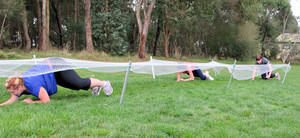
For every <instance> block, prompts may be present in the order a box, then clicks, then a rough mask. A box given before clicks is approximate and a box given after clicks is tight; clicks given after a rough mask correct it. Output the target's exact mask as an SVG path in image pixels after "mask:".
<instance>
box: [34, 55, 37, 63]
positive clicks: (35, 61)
mask: <svg viewBox="0 0 300 138" xmlns="http://www.w3.org/2000/svg"><path fill="white" fill-rule="evenodd" d="M33 60H34V63H35V64H37V63H36V57H35V55H33Z"/></svg>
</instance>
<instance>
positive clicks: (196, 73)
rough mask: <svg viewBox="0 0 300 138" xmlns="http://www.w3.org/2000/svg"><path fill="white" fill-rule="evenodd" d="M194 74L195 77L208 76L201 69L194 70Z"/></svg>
mask: <svg viewBox="0 0 300 138" xmlns="http://www.w3.org/2000/svg"><path fill="white" fill-rule="evenodd" d="M193 74H194V76H195V77H200V78H201V79H202V80H206V77H207V76H206V75H204V74H203V73H202V71H201V69H196V70H193Z"/></svg>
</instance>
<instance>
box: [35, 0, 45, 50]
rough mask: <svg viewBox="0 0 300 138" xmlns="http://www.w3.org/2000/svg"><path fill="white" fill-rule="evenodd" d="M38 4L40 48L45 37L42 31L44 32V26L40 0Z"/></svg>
mask: <svg viewBox="0 0 300 138" xmlns="http://www.w3.org/2000/svg"><path fill="white" fill-rule="evenodd" d="M36 5H37V16H38V20H37V21H38V44H37V45H38V49H39V50H40V49H41V47H42V44H43V37H42V32H43V30H42V29H43V27H42V16H41V7H40V0H36Z"/></svg>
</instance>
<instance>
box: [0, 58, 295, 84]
mask: <svg viewBox="0 0 300 138" xmlns="http://www.w3.org/2000/svg"><path fill="white" fill-rule="evenodd" d="M47 60H48V61H50V64H51V66H52V68H51V69H50V68H48V69H43V70H39V71H36V72H31V73H25V72H27V71H28V70H29V69H31V68H32V67H33V66H35V65H42V66H49V63H48V62H45V61H47ZM128 66H129V65H128V63H116V62H96V61H86V60H75V59H67V58H56V57H51V58H39V59H24V60H2V61H0V77H29V76H36V75H41V74H46V73H50V72H57V71H63V70H68V69H88V70H90V71H94V72H121V71H126V70H127V68H128ZM190 66H194V67H195V69H201V70H203V71H204V70H208V69H213V70H214V71H216V72H218V73H219V72H220V70H222V69H224V68H227V69H228V71H229V72H230V73H232V70H233V65H229V64H223V63H219V62H215V61H211V62H209V63H191V62H176V61H164V60H155V59H153V60H152V61H147V62H134V63H132V65H131V71H133V72H135V73H142V74H152V72H154V74H155V75H165V74H171V73H177V72H183V71H187V70H188V68H189V67H190ZM152 67H153V70H152ZM255 67H256V73H255V76H260V75H261V74H263V73H267V72H269V71H270V69H269V67H268V66H267V65H236V66H235V68H234V75H233V77H234V78H235V79H237V80H247V79H251V78H252V73H253V71H254V68H255ZM279 68H281V69H282V70H283V71H284V72H288V71H289V70H290V66H289V65H288V64H277V65H272V70H273V73H275V72H274V70H277V69H279ZM24 73H25V74H24Z"/></svg>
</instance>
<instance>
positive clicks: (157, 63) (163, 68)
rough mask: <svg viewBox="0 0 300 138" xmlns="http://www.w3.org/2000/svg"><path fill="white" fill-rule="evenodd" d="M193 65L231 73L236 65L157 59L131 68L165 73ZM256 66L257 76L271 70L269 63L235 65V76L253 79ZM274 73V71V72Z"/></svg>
mask: <svg viewBox="0 0 300 138" xmlns="http://www.w3.org/2000/svg"><path fill="white" fill-rule="evenodd" d="M191 66H193V67H194V69H201V70H208V69H213V70H214V71H216V72H217V73H220V71H221V70H222V69H224V68H227V69H228V71H229V72H230V73H232V70H233V67H234V65H230V64H223V63H219V62H215V61H211V62H209V63H190V62H175V61H164V60H155V59H153V60H152V61H148V62H142V63H133V64H132V68H131V70H132V71H133V72H135V73H143V74H153V73H154V74H155V75H165V74H171V73H177V72H183V71H187V70H188V68H189V67H191ZM271 67H272V71H274V70H277V69H279V68H281V69H282V70H283V71H284V72H288V71H289V70H290V66H289V65H288V64H276V65H271ZM254 68H256V70H255V76H260V75H261V74H264V73H267V72H269V71H270V68H269V67H268V65H235V68H234V73H233V74H234V75H233V78H235V79H237V80H247V79H251V78H252V75H253V71H254ZM273 73H274V72H273Z"/></svg>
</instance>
